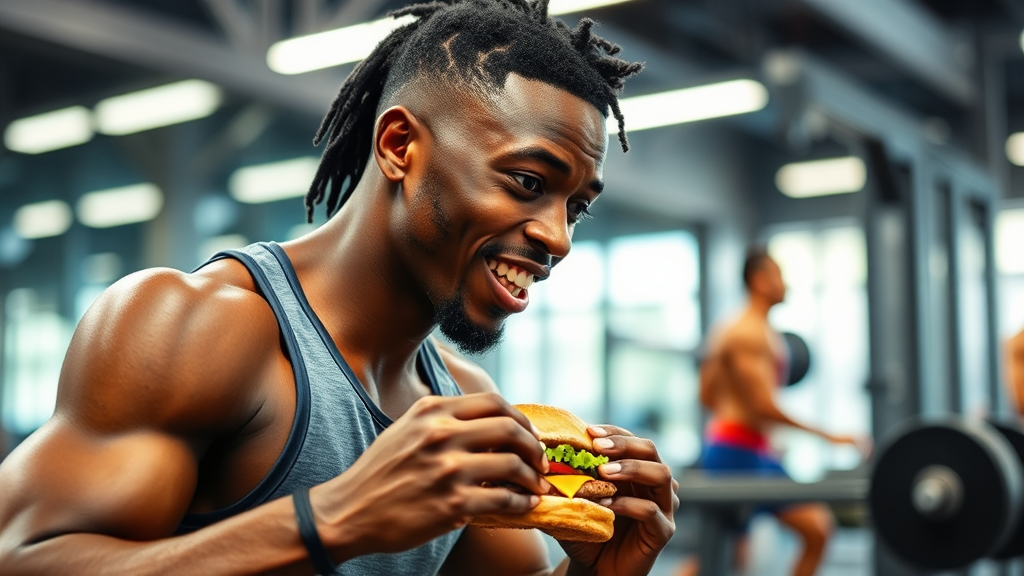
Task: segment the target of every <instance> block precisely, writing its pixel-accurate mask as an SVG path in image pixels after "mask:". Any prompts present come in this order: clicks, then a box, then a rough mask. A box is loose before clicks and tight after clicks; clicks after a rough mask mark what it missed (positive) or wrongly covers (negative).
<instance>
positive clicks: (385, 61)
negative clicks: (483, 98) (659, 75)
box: [305, 0, 643, 222]
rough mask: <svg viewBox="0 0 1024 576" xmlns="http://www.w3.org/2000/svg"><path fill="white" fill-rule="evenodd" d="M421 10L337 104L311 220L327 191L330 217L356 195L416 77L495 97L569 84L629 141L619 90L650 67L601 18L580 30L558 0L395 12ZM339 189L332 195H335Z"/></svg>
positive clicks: (445, 3) (494, 0) (327, 124)
mask: <svg viewBox="0 0 1024 576" xmlns="http://www.w3.org/2000/svg"><path fill="white" fill-rule="evenodd" d="M388 15H389V16H392V17H395V18H398V17H401V16H406V15H409V16H413V17H415V18H416V20H414V21H413V22H412V23H410V24H407V25H405V26H402V27H400V28H398V29H397V30H395V31H394V32H392V33H391V34H390V35H389V36H388V37H387V38H385V39H384V40H383V41H381V43H380V44H378V45H377V47H376V48H375V49H374V50H373V52H371V53H370V55H369V56H368V57H367V58H366V59H365V60H363V61H362V62H361V63H359V65H358V66H356V68H355V69H354V70H353V71H352V74H351V75H349V77H348V79H347V80H345V83H344V84H342V86H341V90H340V91H339V92H338V96H337V97H336V98H335V99H334V102H333V103H331V108H330V110H329V111H328V112H327V116H326V117H325V118H324V120H323V122H322V123H321V125H320V129H319V130H318V131H317V133H316V137H315V138H314V139H313V145H314V146H319V145H320V142H322V141H324V140H325V139H326V141H327V145H326V147H325V148H324V152H323V157H322V158H321V159H320V166H319V168H317V172H316V176H315V177H314V179H313V183H312V184H311V185H310V188H309V192H308V193H307V194H306V199H305V205H306V218H307V220H308V221H309V222H312V221H313V210H314V208H315V207H316V205H317V204H320V203H321V202H323V201H324V199H325V196H326V202H327V217H328V218H330V217H331V216H333V215H334V214H335V213H336V212H337V211H338V210H340V209H341V206H342V205H343V204H344V203H345V201H346V200H348V198H349V196H350V195H351V194H352V191H353V190H354V189H355V187H356V184H358V183H359V180H360V178H361V177H362V175H363V172H364V171H365V169H366V165H367V163H368V162H369V159H370V152H371V148H372V145H373V130H374V125H375V123H376V120H377V115H378V114H379V113H380V112H381V111H382V109H383V107H384V105H385V104H387V103H389V101H390V100H391V98H392V97H394V95H395V94H396V93H397V92H398V91H399V90H401V88H403V87H404V86H406V85H408V84H409V83H411V82H412V81H414V80H418V79H421V78H422V79H427V80H428V81H430V82H444V83H445V84H446V87H447V86H458V87H460V88H464V89H466V90H470V91H473V92H475V93H477V94H480V95H486V94H488V93H491V94H494V93H497V92H499V91H500V90H501V88H502V87H503V86H504V85H505V81H506V79H507V78H508V75H509V74H511V73H515V74H518V75H520V76H523V77H525V78H530V79H533V80H539V81H541V82H544V83H546V84H550V85H552V86H555V87H558V88H561V89H563V90H565V91H567V92H569V93H571V94H573V95H574V96H577V97H578V98H580V99H582V100H585V101H587V102H589V103H590V104H592V105H593V106H594V107H595V108H597V110H598V111H600V113H601V115H602V116H604V117H605V118H607V117H608V110H609V109H610V110H611V113H612V114H613V115H614V117H615V119H616V120H617V121H618V128H619V143H620V144H621V146H622V150H623V151H624V152H625V151H626V150H628V149H629V143H628V142H627V140H626V133H625V125H624V122H623V118H622V112H621V111H620V110H619V102H618V94H619V93H620V92H621V91H622V88H623V86H624V84H625V80H626V79H627V78H629V77H630V76H633V75H634V74H637V73H638V72H640V70H642V69H643V64H642V63H640V62H627V61H625V60H622V59H621V58H617V57H616V56H615V55H616V54H618V52H619V47H618V46H617V45H615V44H612V43H611V42H608V41H607V40H605V39H603V38H600V37H598V36H596V35H595V34H594V33H593V26H594V21H593V20H590V19H589V18H584V19H582V20H580V23H579V25H577V26H576V27H575V28H573V29H570V28H569V27H568V26H566V24H565V23H564V22H562V21H561V20H558V19H556V18H552V17H550V16H548V0H442V1H436V2H429V3H422V4H412V5H410V6H406V7H405V8H401V9H399V10H395V11H393V12H390V13H389V14H388ZM328 190H329V191H328Z"/></svg>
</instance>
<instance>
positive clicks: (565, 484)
mask: <svg viewBox="0 0 1024 576" xmlns="http://www.w3.org/2000/svg"><path fill="white" fill-rule="evenodd" d="M544 479H546V480H547V481H548V482H551V485H552V486H554V487H555V489H556V490H558V491H559V492H561V493H562V494H565V495H566V497H568V498H572V497H573V496H575V495H576V492H578V491H579V489H580V487H582V486H583V485H584V484H586V483H587V482H590V481H591V480H593V478H591V477H590V476H584V475H582V474H573V475H568V474H556V475H552V476H545V477H544Z"/></svg>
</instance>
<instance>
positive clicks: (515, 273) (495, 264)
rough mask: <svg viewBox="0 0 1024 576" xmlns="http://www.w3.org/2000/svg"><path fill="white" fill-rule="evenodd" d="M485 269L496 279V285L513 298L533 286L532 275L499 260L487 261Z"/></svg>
mask: <svg viewBox="0 0 1024 576" xmlns="http://www.w3.org/2000/svg"><path fill="white" fill-rule="evenodd" d="M487 267H488V268H489V269H490V270H491V274H494V277H495V278H497V279H498V284H501V287H502V288H504V289H505V290H508V293H509V294H511V295H512V297H513V298H518V297H519V295H520V293H522V292H523V291H524V290H526V289H527V288H529V287H530V286H531V285H532V284H533V274H530V273H529V272H527V271H526V270H523V269H521V268H517V267H516V266H515V265H513V264H508V263H507V262H502V261H500V260H488V261H487Z"/></svg>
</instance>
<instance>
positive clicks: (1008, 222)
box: [995, 208, 1024, 274]
mask: <svg viewBox="0 0 1024 576" xmlns="http://www.w3.org/2000/svg"><path fill="white" fill-rule="evenodd" d="M995 236H996V239H995V247H996V269H997V270H999V273H1000V274H1022V273H1024V251H1021V249H1020V247H1021V245H1024V208H1015V209H1011V210H1001V211H1000V212H999V213H998V214H997V215H996V234H995Z"/></svg>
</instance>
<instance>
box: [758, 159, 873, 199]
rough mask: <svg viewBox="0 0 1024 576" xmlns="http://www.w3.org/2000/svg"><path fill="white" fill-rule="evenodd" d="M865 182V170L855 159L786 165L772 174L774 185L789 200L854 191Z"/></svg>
mask: <svg viewBox="0 0 1024 576" xmlns="http://www.w3.org/2000/svg"><path fill="white" fill-rule="evenodd" d="M866 181H867V169H866V168H865V167H864V162H863V161H862V160H861V159H860V158H857V157H856V156H845V157H843V158H830V159H828V160H813V161H811V162H797V163H794V164H786V165H785V166H783V167H782V168H779V171H778V172H776V173H775V185H776V186H778V187H779V190H780V191H781V192H782V193H783V194H785V195H786V196H789V197H790V198H809V197H811V196H826V195H829V194H847V193H850V192H857V191H858V190H861V189H862V188H864V183H865V182H866Z"/></svg>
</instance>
